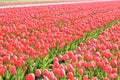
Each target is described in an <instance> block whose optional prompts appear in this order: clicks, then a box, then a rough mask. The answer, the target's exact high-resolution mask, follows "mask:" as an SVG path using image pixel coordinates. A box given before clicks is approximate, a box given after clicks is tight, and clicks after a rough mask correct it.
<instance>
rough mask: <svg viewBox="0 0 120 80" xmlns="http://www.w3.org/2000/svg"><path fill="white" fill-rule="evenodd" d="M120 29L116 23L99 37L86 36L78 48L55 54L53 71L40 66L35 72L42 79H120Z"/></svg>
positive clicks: (28, 79) (32, 75) (29, 76)
mask: <svg viewBox="0 0 120 80" xmlns="http://www.w3.org/2000/svg"><path fill="white" fill-rule="evenodd" d="M119 30H120V23H117V24H116V25H115V26H112V27H111V28H109V29H106V30H105V31H103V32H101V34H100V35H99V36H98V38H97V39H90V38H87V39H86V42H85V43H81V44H80V45H79V47H78V48H77V49H76V50H74V51H69V52H66V53H65V54H64V55H58V57H55V58H54V60H53V65H52V70H47V69H45V70H44V71H43V73H41V71H40V70H39V69H37V70H36V71H35V75H36V76H37V77H39V78H42V79H43V80H57V79H58V80H66V79H68V80H89V79H90V80H120V72H119V70H120V41H119V40H120V32H119ZM35 75H34V73H30V74H28V75H26V80H30V79H31V80H34V79H35Z"/></svg>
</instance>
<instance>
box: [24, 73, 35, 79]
mask: <svg viewBox="0 0 120 80" xmlns="http://www.w3.org/2000/svg"><path fill="white" fill-rule="evenodd" d="M26 80H35V75H34V74H33V73H29V74H27V75H26Z"/></svg>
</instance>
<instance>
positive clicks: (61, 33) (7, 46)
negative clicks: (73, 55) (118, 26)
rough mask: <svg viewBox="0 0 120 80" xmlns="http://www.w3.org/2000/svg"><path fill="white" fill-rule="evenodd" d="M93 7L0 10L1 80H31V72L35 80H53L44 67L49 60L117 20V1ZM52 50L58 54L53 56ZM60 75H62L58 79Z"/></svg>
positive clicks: (49, 64) (79, 5)
mask: <svg viewBox="0 0 120 80" xmlns="http://www.w3.org/2000/svg"><path fill="white" fill-rule="evenodd" d="M93 4H94V6H91V5H93ZM93 4H91V3H86V4H70V5H56V6H44V7H26V8H8V9H0V75H1V76H2V77H1V78H3V79H5V80H10V79H11V80H16V79H17V80H22V79H23V78H24V77H25V75H26V74H28V73H30V74H28V75H27V76H26V78H28V79H27V80H30V79H31V80H32V78H33V80H34V79H35V76H34V74H33V73H31V72H35V74H36V76H37V77H36V79H37V78H38V79H39V78H44V79H48V78H49V79H50V80H54V79H55V80H56V79H57V77H56V75H57V74H58V73H57V72H58V71H55V72H54V71H53V72H50V71H48V70H46V69H45V68H47V69H52V68H51V65H52V64H51V63H52V61H53V58H54V57H55V56H57V55H59V54H60V52H62V53H63V52H64V50H63V51H62V48H63V47H64V46H67V45H68V44H70V43H73V44H74V43H75V44H76V40H80V39H83V38H85V36H84V35H85V34H89V33H91V31H92V30H93V32H97V29H99V28H100V29H104V27H103V26H104V25H105V24H108V23H109V22H111V21H114V20H115V21H116V20H117V19H119V18H120V8H119V7H120V6H119V3H118V2H102V3H100V4H98V3H93ZM86 5H87V6H89V7H87V6H86ZM100 5H102V6H100ZM81 6H82V7H81ZM43 8H44V10H43ZM98 8H99V9H98ZM41 9H42V10H41ZM57 9H60V10H59V11H56V10H57ZM3 13H4V14H3ZM83 13H84V14H83ZM79 43H80V42H78V43H77V44H76V45H78V44H79ZM69 47H71V49H72V47H74V46H72V45H70V46H69ZM76 47H77V46H76ZM56 50H58V51H59V50H60V52H58V53H56V52H55V51H56ZM67 50H68V49H66V50H65V51H67ZM48 53H49V54H48ZM62 53H61V54H62ZM48 66H49V67H48ZM70 67H71V65H70ZM44 69H45V70H44ZM70 69H71V68H70ZM41 71H42V74H41ZM60 71H63V70H62V69H61V70H60ZM54 73H55V74H56V75H54ZM31 75H32V76H33V77H31ZM43 75H44V76H45V77H44V76H43ZM61 75H64V74H63V73H61V74H60V75H58V76H59V77H60V76H61ZM70 75H71V73H70ZM29 76H30V77H29ZM65 79H66V78H65ZM75 79H76V78H75Z"/></svg>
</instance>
